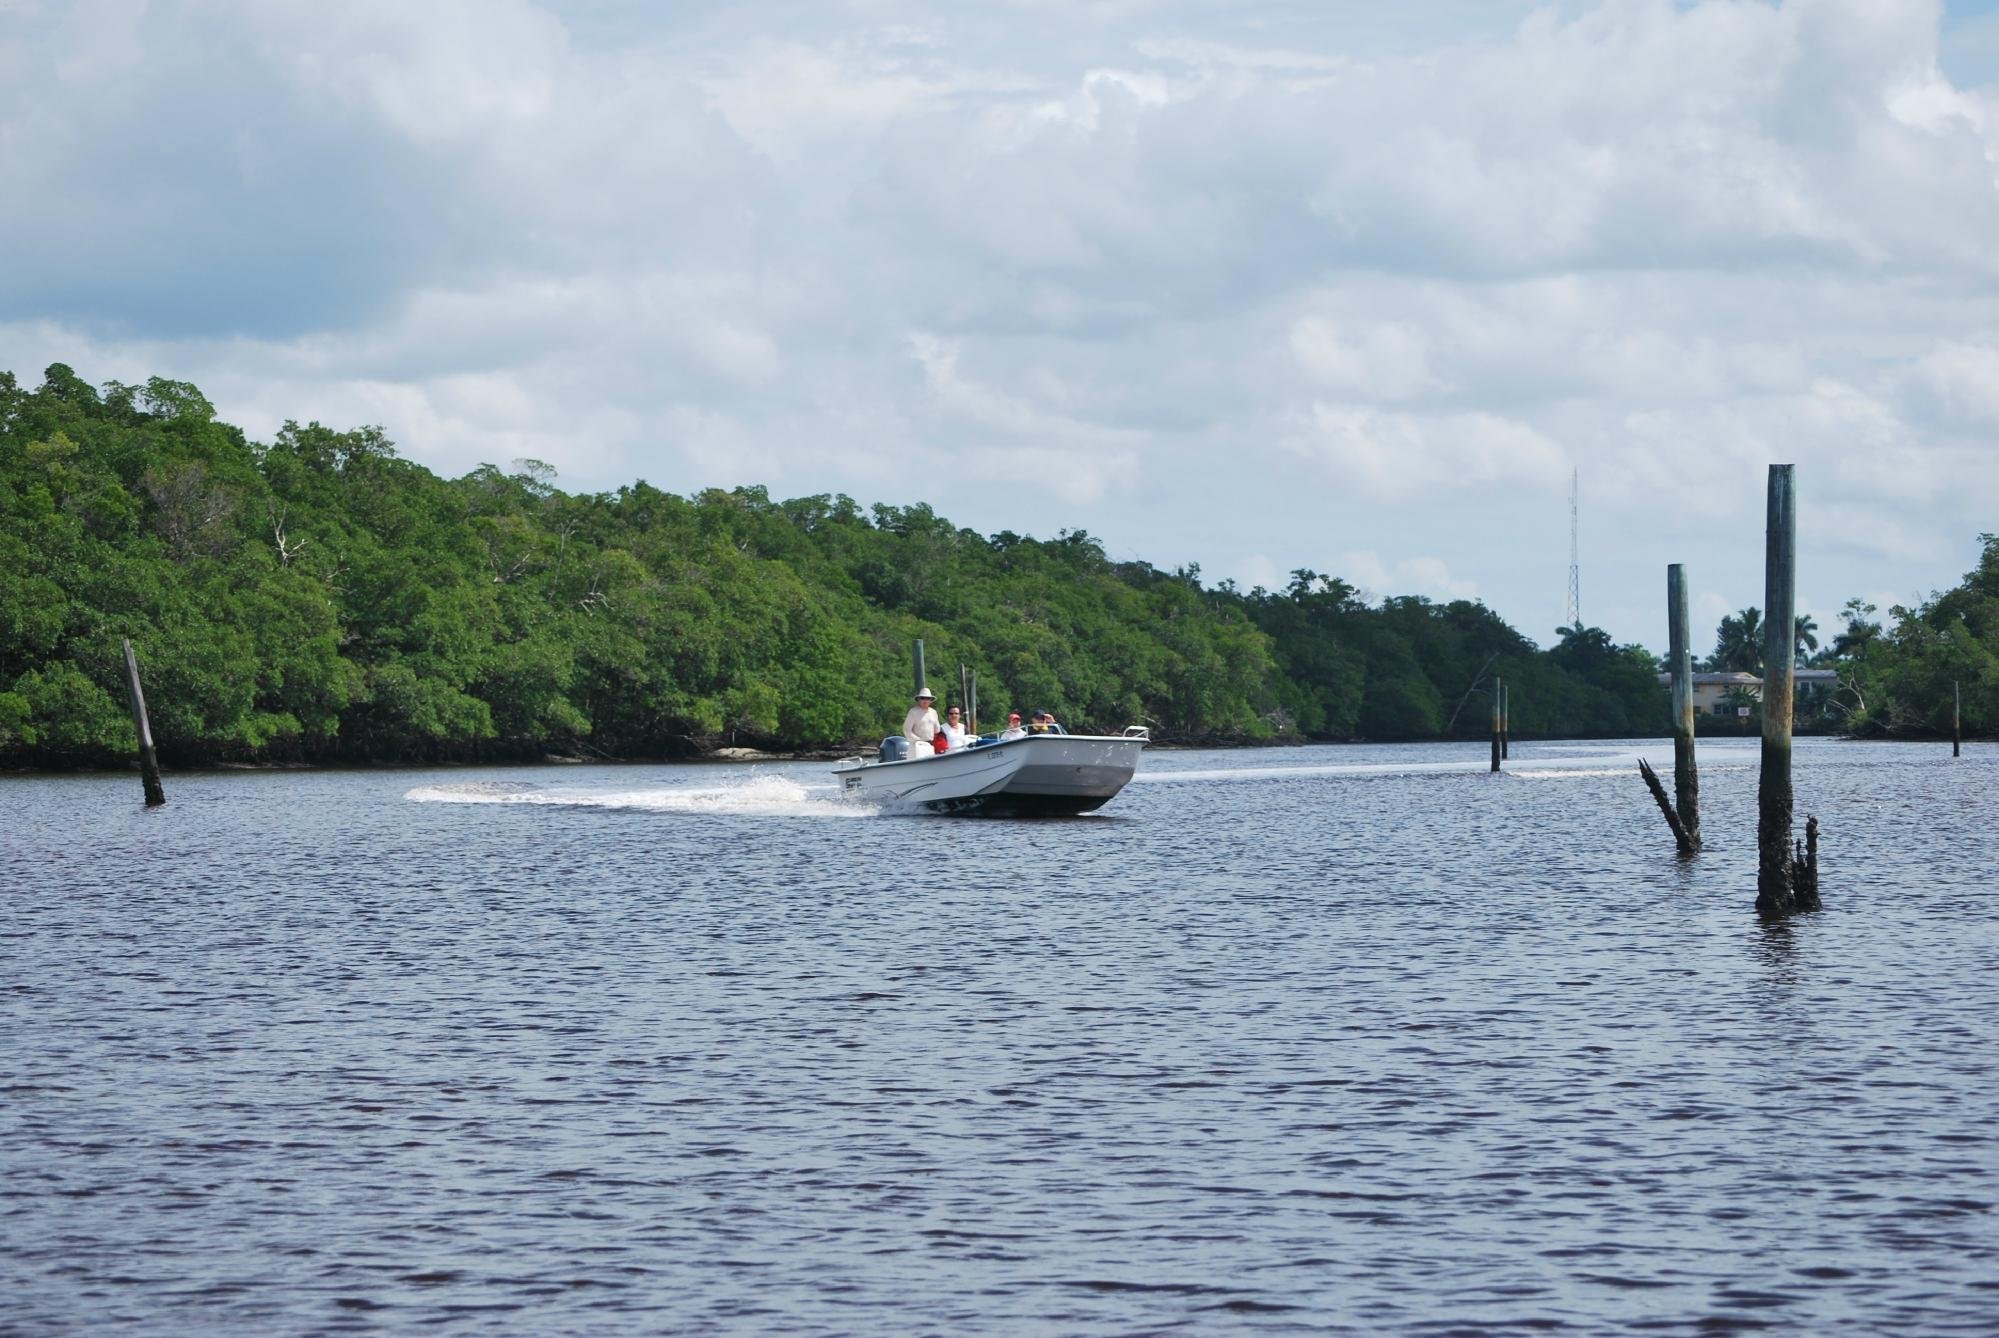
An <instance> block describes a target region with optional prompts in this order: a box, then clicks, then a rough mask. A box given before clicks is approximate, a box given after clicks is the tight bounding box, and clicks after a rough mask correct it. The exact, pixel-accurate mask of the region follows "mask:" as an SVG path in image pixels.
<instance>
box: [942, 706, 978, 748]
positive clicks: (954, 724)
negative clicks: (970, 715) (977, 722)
mask: <svg viewBox="0 0 1999 1338" xmlns="http://www.w3.org/2000/svg"><path fill="white" fill-rule="evenodd" d="M943 731H944V737H945V738H947V739H949V740H950V741H951V744H950V746H951V747H953V748H963V747H964V746H965V745H966V744H968V743H970V742H971V741H972V736H971V735H970V734H967V733H966V732H965V713H964V711H962V710H960V709H959V708H958V707H956V706H953V707H952V708H951V709H950V710H948V711H946V712H945V713H944V725H943ZM938 751H939V752H942V751H943V749H941V748H940V749H938Z"/></svg>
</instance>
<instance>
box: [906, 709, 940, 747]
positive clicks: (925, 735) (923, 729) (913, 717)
mask: <svg viewBox="0 0 1999 1338" xmlns="http://www.w3.org/2000/svg"><path fill="white" fill-rule="evenodd" d="M902 737H903V738H905V739H908V740H909V741H910V742H911V743H928V742H930V741H931V740H932V739H934V738H936V737H937V708H936V707H934V706H925V705H924V704H923V703H922V702H918V703H916V705H914V706H912V707H910V708H909V714H908V715H906V716H904V717H903V718H902Z"/></svg>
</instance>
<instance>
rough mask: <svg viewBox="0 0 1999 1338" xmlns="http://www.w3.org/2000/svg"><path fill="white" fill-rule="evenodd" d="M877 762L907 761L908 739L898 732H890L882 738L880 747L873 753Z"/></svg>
mask: <svg viewBox="0 0 1999 1338" xmlns="http://www.w3.org/2000/svg"><path fill="white" fill-rule="evenodd" d="M875 760H876V761H878V762H907V761H908V760H909V740H908V739H905V738H903V737H902V735H900V734H891V735H889V736H888V737H887V738H885V739H883V740H882V746H881V748H880V749H879V750H878V751H877V752H876V754H875Z"/></svg>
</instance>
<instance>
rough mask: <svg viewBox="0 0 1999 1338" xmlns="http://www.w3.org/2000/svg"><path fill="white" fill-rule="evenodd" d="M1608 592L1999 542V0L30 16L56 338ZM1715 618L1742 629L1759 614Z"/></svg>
mask: <svg viewBox="0 0 1999 1338" xmlns="http://www.w3.org/2000/svg"><path fill="white" fill-rule="evenodd" d="M58 360H60V361H64V362H68V363H70V364H71V365H72V366H74V367H75V368H76V370H77V371H78V372H79V373H80V374H81V375H83V376H84V377H85V378H87V379H89V380H93V381H103V380H106V379H111V378H116V379H119V380H139V379H143V378H145V377H147V376H151V375H165V376H170V377H175V378H179V379H185V380H191V381H194V382H195V383H196V384H198V385H200V386H201V387H202V388H203V389H204V390H205V391H206V392H207V393H208V395H209V396H210V398H212V399H213V400H214V401H215V402H216V403H217V405H218V406H219V408H220V410H221V411H222V413H223V415H224V416H225V417H227V418H228V419H230V420H231V421H234V422H237V423H239V424H241V425H243V426H244V427H245V428H246V429H248V430H249V431H250V432H251V434H252V435H253V436H257V437H268V436H269V435H270V434H271V433H272V432H273V431H274V430H275V429H276V428H277V427H278V425H279V424H281V423H282V422H283V421H284V420H285V419H287V418H296V419H299V420H302V421H303V420H309V419H319V420H321V421H323V422H327V423H330V424H334V425H337V426H354V425H358V424H363V423H379V424H382V425H383V426H384V427H386V429H387V430H388V432H389V434H390V435H391V436H392V437H393V438H394V439H395V440H396V442H397V443H398V445H399V447H400V449H401V450H402V451H403V453H404V454H406V455H408V456H410V457H412V458H414V459H416V460H419V461H422V462H423V463H425V464H427V465H430V466H431V467H433V468H435V469H438V470H440V471H443V472H446V473H452V474H455V473H460V472H463V471H464V470H467V469H469V468H471V467H473V466H474V465H476V464H478V463H480V462H481V461H493V462H496V463H499V464H502V465H504V464H507V463H508V462H510V461H512V460H514V459H515V458H517V457H523V456H532V457H537V458H540V459H543V460H546V461H548V462H550V463H552V464H554V465H555V466H556V467H557V469H558V470H559V471H560V475H561V482H562V483H563V484H564V486H566V487H568V488H570V489H572V490H578V489H585V490H587V489H598V488H611V487H615V486H617V485H618V484H620V483H623V482H628V481H630V480H632V479H635V478H644V479H646V480H648V481H650V482H652V483H654V484H656V485H658V486H661V487H665V488H670V489H673V490H676V491H683V492H685V491H692V490H695V489H698V488H701V487H706V486H710V485H723V486H728V485H734V484H739V483H762V484H765V485H767V486H769V488H770V489H771V491H772V492H773V493H774V494H776V495H779V496H796V495H802V494H807V493H818V492H836V491H837V492H846V493H849V494H851V495H853V496H854V497H856V498H858V499H859V500H861V501H862V502H872V501H890V502H896V503H910V502H917V501H924V502H929V503H930V504H932V505H933V506H935V507H936V508H937V509H938V510H939V511H940V512H942V513H943V514H945V515H947V516H949V517H951V518H952V519H954V520H956V521H958V522H959V523H960V524H965V525H970V526H973V527H975V528H978V529H980V530H984V531H994V530H999V529H1014V530H1018V531H1022V532H1027V533H1034V534H1043V535H1052V534H1053V533H1054V532H1056V531H1057V530H1060V529H1064V528H1083V529H1087V530H1089V531H1090V532H1091V533H1093V534H1095V535H1097V536H1099V537H1100V538H1101V539H1102V540H1103V541H1104V543H1105V545H1106V547H1107V548H1108V549H1109V550H1110V552H1111V553H1112V554H1113V555H1115V556H1119V557H1141V558H1145V559H1147V560H1149V561H1152V562H1154V563H1157V564H1159V565H1161V566H1177V565H1180V564H1182V563H1187V562H1198V563H1199V564H1200V565H1201V567H1202V569H1203V571H1204V573H1205V575H1206V577H1207V578H1208V579H1210V580H1218V579H1221V578H1224V577H1230V578H1234V579H1236V580H1237V581H1239V582H1241V583H1242V584H1244V585H1251V584H1258V583H1262V584H1281V582H1282V581H1283V579H1284V573H1286V572H1287V571H1289V570H1290V569H1291V568H1294V567H1300V566H1309V567H1313V568H1316V569H1318V570H1321V571H1327V572H1334V573H1338V574H1340V575H1343V576H1345V577H1346V578H1347V579H1349V580H1351V581H1353V582H1355V583H1356V584H1358V585H1360V586H1362V587H1363V588H1364V589H1366V590H1368V591H1370V592H1372V593H1374V594H1377V595H1383V594H1404V593H1407V594H1422V595H1427V596H1431V597H1433V598H1447V597H1455V596H1472V597H1477V598H1481V599H1484V600H1485V601H1486V602H1487V603H1489V604H1490V605H1492V606H1493V607H1494V608H1495V609H1497V610H1498V611H1499V612H1500V613H1501V614H1502V615H1504V616H1505V617H1506V618H1508V619H1509V620H1510V621H1512V622H1513V623H1514V624H1515V625H1516V626H1519V627H1520V628H1522V630H1524V631H1526V632H1527V633H1528V634H1529V635H1532V636H1535V637H1536V638H1537V639H1540V640H1542V641H1544V642H1546V641H1548V640H1550V639H1552V631H1553V629H1554V628H1555V626H1556V625H1557V624H1558V623H1560V622H1561V620H1562V617H1563V613H1564V604H1565V597H1566V593H1567V568H1568V549H1569V543H1568V538H1569V536H1568V493H1569V482H1570V475H1571V471H1572V470H1578V471H1580V476H1581V499H1582V524H1581V545H1582V601H1583V610H1582V611H1583V615H1584V618H1585V620H1586V621H1589V622H1591V623H1595V624H1598V625H1601V626H1604V627H1607V628H1609V629H1610V630H1611V631H1612V632H1613V633H1614V634H1615V635H1616V636H1617V637H1618V638H1619V639H1620V640H1637V641H1643V642H1645V643H1647V644H1649V645H1652V646H1654V647H1663V642H1664V639H1665V628H1664V611H1663V606H1664V597H1663V587H1664V568H1665V564H1666V563H1668V562H1670V561H1684V562H1686V563H1688V564H1689V567H1690V573H1691V577H1692V581H1693V586H1694V590H1695V593H1696V601H1697V602H1696V612H1697V619H1698V621H1699V622H1700V623H1701V624H1702V625H1703V626H1704V627H1709V628H1711V627H1712V625H1713V622H1714V621H1715V620H1716V619H1717V618H1719V616H1720V615H1721V614H1722V613H1723V612H1725V611H1727V610H1729V609H1731V608H1735V607H1740V606H1742V605H1745V604H1750V603H1755V602H1758V601H1759V600H1760V598H1761V579H1762V577H1761V542H1762V536H1761V525H1762V502H1763V480H1764V468H1765V466H1766V465H1767V464H1768V463H1769V462H1771V461H1795V462H1796V463H1797V465H1798V480H1799V495H1800V531H1801V543H1802V553H1801V560H1800V587H1801V588H1800V602H1801V604H1802V605H1803V606H1804V607H1806V608H1807V609H1810V610H1811V611H1813V612H1815V613H1816V614H1817V616H1818V618H1819V621H1820V622H1821V623H1822V624H1831V623H1832V622H1833V621H1834V619H1835V616H1836V613H1837V610H1838V608H1839V606H1840V605H1841V603H1842V602H1843V601H1844V600H1846V599H1847V598H1848V597H1849V596H1852V595H1862V596H1866V597H1868V598H1870V599H1873V600H1875V601H1876V602H1879V603H1881V604H1883V605H1884V606H1885V605H1887V604H1889V603H1891V602H1898V601H1899V602H1906V601H1911V600H1914V599H1918V598H1921V597H1922V596H1923V595H1925V594H1926V593H1927V592H1928V591H1929V590H1931V589H1933V588H1936V587H1939V586H1947V585H1950V584H1952V583H1954V582H1955V581H1956V580H1957V578H1958V577H1959V575H1960V574H1961V573H1962V572H1963V571H1964V570H1966V569H1967V568H1968V567H1969V566H1970V565H1971V564H1972V561H1973V558H1974V555H1975V553H1976V549H1977V539H1976V536H1977V534H1978V533H1979V532H1980V531H1981V530H1999V458H1995V454H1994V441H1995V439H1999V0H1962V2H1961V3H1960V2H1955V0H1954V2H1953V3H1934V2H1932V0H1786V2H1785V3H1782V4H1775V3H1763V2H1762V0H1707V2H1703V3H1672V2H1671V0H1607V2H1606V3H1555V4H1527V3H1516V2H1515V0H1414V2H1412V3H1405V4H1399V5H1386V4H1381V3H1379V2H1378V0H1255V2H1253V3H1240V2H1234V0H1231V2H1228V3H1223V2H1221V0H988V3H983V4H971V3H955V2H952V3H946V2H944V0H936V2H934V3H916V2H914V0H755V2H753V3H731V4H723V3H708V2H706V0H691V2H689V3H683V4H680V5H677V6H672V7H667V6H660V5H656V4H648V3H641V2H640V0H542V2H541V3H528V2H527V0H462V2H460V0H430V2H429V3H423V4H409V3H404V2H403V0H392V2H387V3H370V2H368V0H347V2H345V3H341V4H335V5H328V4H325V3H321V2H320V0H314V3H288V2H286V0H186V2H185V3H153V4H146V3H139V2H137V0H46V2H44V0H0V368H11V369H12V370H14V371H15V372H16V373H17V374H18V375H19V376H20V377H21V378H22V380H24V381H26V382H28V383H30V384H34V383H36V382H38V381H39V379H40V371H41V369H42V368H43V367H44V366H45V365H47V364H48V363H50V362H53V361H58ZM1706 635H1707V634H1706V632H1705V631H1704V630H1701V631H1697V634H1696V639H1697V640H1699V641H1703V642H1704V641H1705V639H1706Z"/></svg>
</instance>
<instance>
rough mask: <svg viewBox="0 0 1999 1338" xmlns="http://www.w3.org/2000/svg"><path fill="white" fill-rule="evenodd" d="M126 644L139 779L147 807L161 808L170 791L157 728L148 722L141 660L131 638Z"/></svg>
mask: <svg viewBox="0 0 1999 1338" xmlns="http://www.w3.org/2000/svg"><path fill="white" fill-rule="evenodd" d="M124 642H125V689H126V691H127V692H128V693H129V694H130V695H131V699H132V728H133V730H134V732H136V733H137V734H138V736H139V779H140V782H141V783H142V784H143V785H144V786H145V789H146V807H147V808H157V807H159V806H160V805H161V804H164V803H166V802H167V792H166V789H165V788H164V787H163V786H161V784H160V759H159V757H158V756H157V755H156V754H155V753H154V752H153V727H152V724H151V723H150V722H149V721H148V720H147V719H146V694H145V691H144V690H143V689H141V688H140V686H139V658H138V656H136V655H134V654H133V653H132V641H131V638H129V637H127V638H124Z"/></svg>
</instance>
